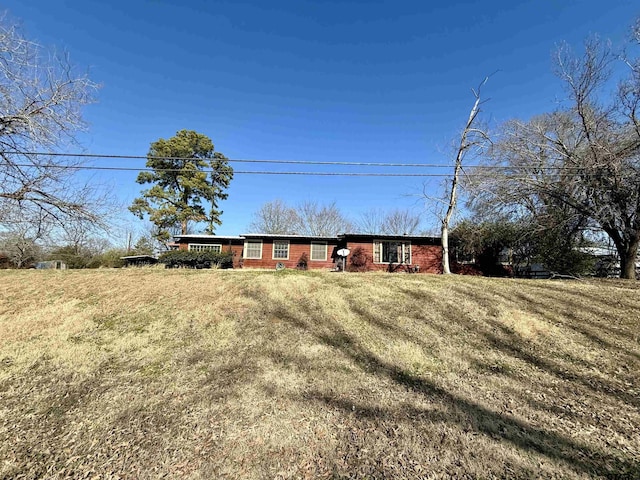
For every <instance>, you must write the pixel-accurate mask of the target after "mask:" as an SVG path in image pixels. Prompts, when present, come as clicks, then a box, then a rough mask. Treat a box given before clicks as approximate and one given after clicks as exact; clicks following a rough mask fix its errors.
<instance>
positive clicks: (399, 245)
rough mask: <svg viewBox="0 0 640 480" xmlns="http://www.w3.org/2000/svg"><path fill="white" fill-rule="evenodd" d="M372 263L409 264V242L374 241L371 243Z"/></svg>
mask: <svg viewBox="0 0 640 480" xmlns="http://www.w3.org/2000/svg"><path fill="white" fill-rule="evenodd" d="M373 261H374V263H409V264H410V263H411V242H402V241H397V240H376V241H375V242H373Z"/></svg>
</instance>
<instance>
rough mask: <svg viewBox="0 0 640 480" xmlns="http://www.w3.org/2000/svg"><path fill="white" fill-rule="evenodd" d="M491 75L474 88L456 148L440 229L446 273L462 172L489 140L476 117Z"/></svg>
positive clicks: (445, 271) (448, 268) (449, 270)
mask: <svg viewBox="0 0 640 480" xmlns="http://www.w3.org/2000/svg"><path fill="white" fill-rule="evenodd" d="M488 80H489V77H486V78H485V79H484V80H483V81H482V83H481V84H480V85H479V86H478V89H477V90H472V92H473V96H474V97H475V101H474V103H473V106H472V107H471V111H470V112H469V118H468V119H467V123H466V125H465V127H464V129H463V130H462V134H461V135H460V142H459V143H458V147H457V150H456V158H455V163H454V167H453V177H452V179H451V186H450V188H449V192H448V199H449V202H448V204H447V210H446V211H445V213H444V216H443V217H442V228H441V230H440V232H441V237H442V272H443V273H445V274H450V273H451V268H450V266H449V224H450V222H451V217H452V216H453V213H454V211H455V209H456V205H457V202H458V184H459V182H460V172H461V171H462V166H463V162H464V159H465V157H466V156H467V153H468V152H469V151H470V150H471V149H473V148H476V147H480V146H482V145H483V144H484V143H486V141H487V138H488V137H487V135H486V133H485V132H484V131H482V130H481V129H479V128H477V127H476V123H477V121H476V119H477V117H478V114H479V113H480V104H481V101H480V89H481V88H482V86H483V85H484V84H485V83H487V81H488Z"/></svg>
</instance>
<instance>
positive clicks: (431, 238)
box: [338, 233, 441, 242]
mask: <svg viewBox="0 0 640 480" xmlns="http://www.w3.org/2000/svg"><path fill="white" fill-rule="evenodd" d="M338 237H339V238H340V239H345V240H348V239H349V238H353V237H358V238H370V239H372V240H375V239H380V240H387V239H388V240H415V241H418V240H429V241H432V242H439V241H440V240H441V239H440V237H434V236H431V235H385V234H380V233H343V234H342V235H339V236H338Z"/></svg>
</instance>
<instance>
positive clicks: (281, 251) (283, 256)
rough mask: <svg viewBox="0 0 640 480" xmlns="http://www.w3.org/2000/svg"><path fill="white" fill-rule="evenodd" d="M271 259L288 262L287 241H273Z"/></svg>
mask: <svg viewBox="0 0 640 480" xmlns="http://www.w3.org/2000/svg"><path fill="white" fill-rule="evenodd" d="M273 259H274V260H289V240H274V241H273Z"/></svg>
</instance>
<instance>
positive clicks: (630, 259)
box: [618, 237, 640, 280]
mask: <svg viewBox="0 0 640 480" xmlns="http://www.w3.org/2000/svg"><path fill="white" fill-rule="evenodd" d="M639 243H640V237H636V238H634V239H633V240H631V243H630V244H628V245H625V247H627V248H618V255H619V256H620V278H626V279H628V280H635V279H636V259H637V256H638V244H639Z"/></svg>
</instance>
